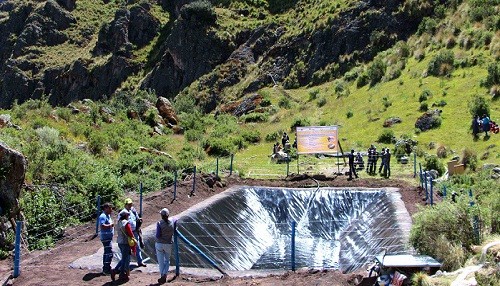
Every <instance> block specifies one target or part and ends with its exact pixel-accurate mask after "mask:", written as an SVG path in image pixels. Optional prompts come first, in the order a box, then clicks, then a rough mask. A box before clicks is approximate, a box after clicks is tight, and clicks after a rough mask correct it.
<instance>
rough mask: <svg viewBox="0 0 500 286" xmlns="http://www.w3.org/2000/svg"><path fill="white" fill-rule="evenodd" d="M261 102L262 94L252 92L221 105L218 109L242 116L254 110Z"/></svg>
mask: <svg viewBox="0 0 500 286" xmlns="http://www.w3.org/2000/svg"><path fill="white" fill-rule="evenodd" d="M261 102H262V95H260V94H252V95H250V96H248V97H246V98H244V99H242V100H238V101H235V102H232V103H229V104H226V105H223V106H221V108H220V111H221V112H224V113H230V114H232V115H234V116H242V115H244V114H248V113H250V112H251V111H253V110H255V109H256V108H257V106H259V105H260V103H261Z"/></svg>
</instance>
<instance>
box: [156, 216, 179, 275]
mask: <svg viewBox="0 0 500 286" xmlns="http://www.w3.org/2000/svg"><path fill="white" fill-rule="evenodd" d="M160 215H161V220H160V221H158V222H157V223H156V242H155V249H156V258H157V260H158V266H159V268H160V278H159V279H158V283H160V284H163V283H165V282H167V274H168V268H169V266H170V254H171V253H172V243H173V241H172V237H173V235H174V231H175V228H174V222H173V221H172V220H169V219H168V218H169V215H170V212H169V210H168V209H167V208H163V209H161V211H160Z"/></svg>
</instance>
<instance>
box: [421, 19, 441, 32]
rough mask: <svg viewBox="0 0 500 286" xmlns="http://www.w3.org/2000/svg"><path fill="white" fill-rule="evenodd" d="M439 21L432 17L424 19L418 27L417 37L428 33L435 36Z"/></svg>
mask: <svg viewBox="0 0 500 286" xmlns="http://www.w3.org/2000/svg"><path fill="white" fill-rule="evenodd" d="M437 24H438V23H437V21H436V20H434V19H433V18H430V17H424V18H423V19H422V21H421V22H420V25H418V29H417V35H419V36H420V35H422V34H423V33H428V34H431V35H433V34H434V32H435V31H436V27H437Z"/></svg>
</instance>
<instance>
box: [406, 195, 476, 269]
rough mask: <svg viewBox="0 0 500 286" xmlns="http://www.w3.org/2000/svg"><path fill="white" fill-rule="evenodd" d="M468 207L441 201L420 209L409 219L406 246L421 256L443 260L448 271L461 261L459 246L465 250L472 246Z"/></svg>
mask: <svg viewBox="0 0 500 286" xmlns="http://www.w3.org/2000/svg"><path fill="white" fill-rule="evenodd" d="M468 208H469V207H468V204H467V202H465V201H459V202H458V203H451V202H449V201H443V202H441V203H439V204H435V205H434V206H433V207H432V208H421V209H420V211H419V212H418V213H416V214H415V215H414V216H413V226H412V228H411V231H410V244H411V245H412V246H413V247H414V248H415V249H416V250H417V251H418V252H419V253H421V254H426V255H430V256H432V257H435V258H436V259H438V260H441V261H446V262H447V263H448V264H446V265H443V268H444V269H445V270H452V269H453V267H456V264H460V263H461V262H463V258H464V255H463V254H462V253H461V251H460V250H459V248H460V246H463V247H466V248H467V247H469V246H471V245H472V244H473V243H474V239H475V238H474V231H473V228H472V225H471V223H470V221H471V220H470V217H469V215H468V213H469V211H468ZM453 259H456V260H455V262H453ZM450 262H451V264H449V263H450ZM453 263H456V264H453Z"/></svg>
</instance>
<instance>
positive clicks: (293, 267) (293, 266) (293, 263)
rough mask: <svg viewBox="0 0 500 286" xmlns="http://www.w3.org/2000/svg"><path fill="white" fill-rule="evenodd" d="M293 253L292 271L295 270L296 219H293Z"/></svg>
mask: <svg viewBox="0 0 500 286" xmlns="http://www.w3.org/2000/svg"><path fill="white" fill-rule="evenodd" d="M290 253H291V255H292V257H291V258H292V259H291V260H292V271H295V221H292V245H291V251H290Z"/></svg>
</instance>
